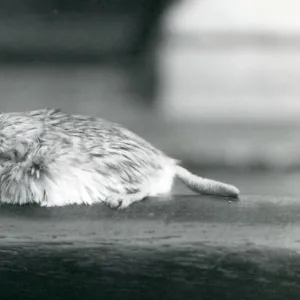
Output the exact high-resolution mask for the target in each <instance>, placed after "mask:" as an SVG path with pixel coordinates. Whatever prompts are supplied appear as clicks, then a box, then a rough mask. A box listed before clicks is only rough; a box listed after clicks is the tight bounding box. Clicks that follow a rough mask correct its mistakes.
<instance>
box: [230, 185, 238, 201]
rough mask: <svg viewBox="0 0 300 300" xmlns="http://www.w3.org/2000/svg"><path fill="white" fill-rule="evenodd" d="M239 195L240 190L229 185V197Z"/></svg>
mask: <svg viewBox="0 0 300 300" xmlns="http://www.w3.org/2000/svg"><path fill="white" fill-rule="evenodd" d="M239 195H240V190H239V189H238V188H237V187H235V186H230V189H228V195H227V196H229V197H234V198H238V197H239Z"/></svg>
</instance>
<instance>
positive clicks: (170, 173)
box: [0, 109, 239, 209]
mask: <svg viewBox="0 0 300 300" xmlns="http://www.w3.org/2000/svg"><path fill="white" fill-rule="evenodd" d="M175 177H178V178H179V179H180V180H181V181H182V182H183V183H185V184H186V185H187V186H188V187H189V188H190V189H192V190H194V191H196V192H198V193H202V194H218V195H223V196H230V197H238V194H239V190H238V189H237V188H236V187H234V186H231V185H227V184H224V183H220V182H217V181H213V180H209V179H203V178H201V177H198V176H196V175H193V174H191V173H190V172H189V171H187V170H186V169H184V168H183V167H181V166H179V165H178V162H177V161H176V160H175V159H172V158H170V157H168V156H166V155H165V154H164V153H163V152H161V151H160V150H158V149H156V148H155V147H153V146H152V145H151V144H149V143H148V142H146V141H145V140H143V139H142V138H140V137H139V136H137V135H135V134H134V133H132V132H131V131H129V130H127V129H125V128H123V127H122V126H120V125H118V124H114V123H110V122H107V121H104V120H102V119H99V118H93V117H86V116H80V115H69V114H66V113H63V112H61V111H59V110H55V109H42V110H36V111H29V112H22V113H2V114H0V202H2V203H10V204H27V203H37V204H40V205H42V206H64V205H70V204H93V203H99V202H104V203H106V204H108V205H109V206H111V207H118V208H121V209H123V208H126V207H128V206H129V205H131V204H132V203H134V202H138V201H140V200H142V199H144V198H146V197H148V196H157V195H164V194H168V193H169V192H170V191H171V188H172V184H173V181H174V178H175Z"/></svg>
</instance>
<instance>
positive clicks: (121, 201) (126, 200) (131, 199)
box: [104, 192, 148, 209]
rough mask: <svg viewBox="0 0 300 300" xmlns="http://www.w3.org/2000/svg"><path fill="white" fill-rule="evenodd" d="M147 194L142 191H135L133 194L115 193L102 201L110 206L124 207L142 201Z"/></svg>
mask: <svg viewBox="0 0 300 300" xmlns="http://www.w3.org/2000/svg"><path fill="white" fill-rule="evenodd" d="M147 196H148V195H146V194H145V193H144V192H137V193H134V194H124V195H121V194H120V195H118V194H116V195H112V196H109V197H107V198H106V200H105V201H104V203H106V204H107V205H108V206H110V207H112V208H118V209H125V208H127V207H128V206H129V205H131V204H132V203H135V202H139V201H142V200H143V199H145V198H146V197H147Z"/></svg>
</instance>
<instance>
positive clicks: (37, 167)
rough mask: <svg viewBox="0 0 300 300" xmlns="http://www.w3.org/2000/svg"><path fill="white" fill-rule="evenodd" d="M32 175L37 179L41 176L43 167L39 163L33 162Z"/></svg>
mask: <svg viewBox="0 0 300 300" xmlns="http://www.w3.org/2000/svg"><path fill="white" fill-rule="evenodd" d="M29 172H30V175H31V176H33V177H34V178H36V179H39V178H40V177H41V168H40V165H39V164H33V165H32V166H31V168H30V171H29Z"/></svg>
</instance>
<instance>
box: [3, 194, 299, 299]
mask: <svg viewBox="0 0 300 300" xmlns="http://www.w3.org/2000/svg"><path fill="white" fill-rule="evenodd" d="M162 200H163V199H150V200H149V201H145V202H141V203H138V204H136V205H134V206H132V207H131V208H129V209H128V210H126V211H115V210H111V209H109V208H107V207H104V206H102V205H97V206H94V207H88V206H82V207H75V206H74V207H67V208H50V209H47V208H40V207H34V206H27V207H8V206H4V207H1V208H0V217H1V224H0V230H1V236H0V254H1V255H0V286H1V290H0V297H1V299H20V298H22V299H47V300H48V299H49V300H50V299H51V300H58V299H64V300H68V299H73V300H74V299H82V298H85V299H89V300H93V299H114V300H115V299H131V300H132V299H134V300H135V299H178V300H179V299H180V300H181V299H187V298H188V299H215V300H218V299H220V300H221V299H222V300H224V299H225V300H227V299H228V300H229V299H230V300H232V299H255V300H256V299H264V300H271V299H272V300H273V299H298V298H299V297H300V277H299V274H300V273H299V272H300V256H299V255H300V241H299V230H300V222H299V213H300V205H299V199H298V198H289V197H262V196H242V199H241V201H238V202H235V201H231V202H230V201H229V199H223V198H217V197H207V196H194V195H187V194H186V193H185V194H184V195H182V196H181V195H177V196H174V197H173V199H172V200H171V199H169V200H164V201H162Z"/></svg>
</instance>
